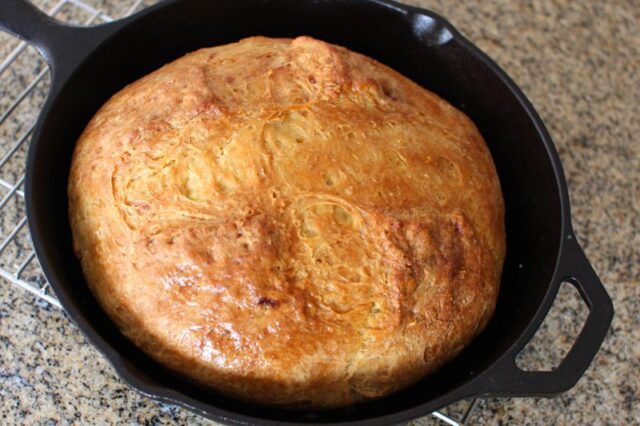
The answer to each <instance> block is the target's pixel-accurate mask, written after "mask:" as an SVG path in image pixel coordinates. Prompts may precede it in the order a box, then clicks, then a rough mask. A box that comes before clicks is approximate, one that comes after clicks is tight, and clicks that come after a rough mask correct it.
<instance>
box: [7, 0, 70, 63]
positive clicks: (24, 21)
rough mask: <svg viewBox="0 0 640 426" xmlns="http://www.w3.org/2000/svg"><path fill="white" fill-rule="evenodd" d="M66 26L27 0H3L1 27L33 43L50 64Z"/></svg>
mask: <svg viewBox="0 0 640 426" xmlns="http://www.w3.org/2000/svg"><path fill="white" fill-rule="evenodd" d="M65 28H69V27H66V26H65V25H62V24H60V23H59V22H57V21H56V20H55V19H53V18H51V17H49V16H48V15H47V14H45V13H44V12H42V11H41V10H40V9H38V8H37V7H35V6H34V5H33V4H31V3H30V2H29V1H27V0H2V7H1V8H0V29H3V30H5V31H7V32H9V33H11V34H13V35H15V36H17V37H19V38H21V39H23V40H24V41H26V42H27V43H29V44H32V45H33V46H34V47H35V48H36V49H38V51H39V52H40V53H41V54H42V56H44V57H45V59H46V61H47V62H48V63H49V65H51V62H52V58H53V51H54V50H56V47H57V44H58V42H59V41H60V38H61V36H62V35H63V34H61V33H62V32H64V31H65Z"/></svg>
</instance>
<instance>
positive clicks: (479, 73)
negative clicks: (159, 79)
mask: <svg viewBox="0 0 640 426" xmlns="http://www.w3.org/2000/svg"><path fill="white" fill-rule="evenodd" d="M0 28H4V29H6V30H8V31H10V32H12V33H14V34H16V35H18V36H19V37H22V38H23V39H25V40H26V41H28V42H30V43H32V44H33V45H35V47H36V48H37V49H38V50H39V51H40V52H41V53H42V54H43V55H44V57H45V58H46V60H47V62H48V63H49V65H50V67H51V70H52V73H53V74H52V84H51V91H50V94H49V98H48V100H47V103H46V105H45V107H44V109H43V111H42V114H41V115H40V119H39V121H38V124H37V127H36V130H35V132H34V134H33V138H32V142H31V147H30V150H29V157H28V163H27V181H26V206H27V213H28V219H29V226H30V230H31V236H32V238H33V243H34V246H35V249H36V252H37V255H38V258H39V260H40V263H41V265H42V267H43V269H44V272H45V274H46V276H47V278H48V279H49V281H50V283H51V285H52V287H53V289H54V290H55V292H56V294H57V296H58V297H59V299H60V302H61V303H62V305H63V306H64V308H65V309H66V311H67V313H68V314H69V316H70V317H71V318H72V319H73V320H74V321H75V323H76V324H77V325H78V327H79V328H80V329H81V330H82V331H83V332H84V334H85V335H86V337H87V339H88V340H89V341H90V342H91V343H93V344H94V345H95V346H96V347H97V348H98V349H99V350H100V351H101V352H102V353H103V354H104V355H105V356H106V357H107V359H108V360H109V361H110V362H111V364H112V365H113V366H114V368H115V369H116V370H117V372H118V374H119V375H120V376H121V377H122V378H123V379H124V380H125V381H127V382H128V383H130V384H131V386H133V387H134V388H135V389H137V390H138V391H140V392H142V393H143V394H146V395H148V396H150V397H153V398H156V399H159V400H162V401H166V402H170V403H175V404H179V405H182V406H185V407H187V408H189V409H191V410H193V411H195V412H197V413H199V414H202V415H204V416H207V417H210V418H213V419H216V420H218V421H223V422H227V423H239V424H246V423H274V422H283V423H285V422H291V423H293V422H297V423H309V422H317V423H325V422H326V423H328V422H336V423H339V422H340V423H341V422H345V423H346V422H351V423H354V424H356V423H362V424H365V423H366V424H388V423H400V422H404V421H407V420H410V419H413V418H416V417H419V416H423V415H426V414H428V413H430V412H432V411H433V410H436V409H438V408H440V407H442V406H444V405H447V404H449V403H451V402H454V401H456V400H459V399H461V398H467V397H471V396H551V395H554V394H558V393H560V392H563V391H565V390H567V389H569V388H570V387H572V386H573V385H574V384H575V383H576V382H577V380H578V379H579V378H580V376H581V375H582V374H583V372H584V371H585V369H586V368H587V366H588V365H589V363H590V362H591V360H592V359H593V357H594V356H595V354H596V352H597V351H598V348H599V347H600V344H601V343H602V340H603V339H604V336H605V333H606V331H607V329H608V328H609V325H610V323H611V319H612V316H613V307H612V304H611V299H610V298H609V296H608V295H607V293H606V292H605V290H604V288H603V286H602V284H601V283H600V281H599V280H598V277H597V276H596V274H595V273H594V271H593V270H592V268H591V266H590V265H589V262H588V260H587V259H586V258H585V256H584V254H583V252H582V250H581V249H580V247H579V246H578V244H577V242H576V240H575V237H574V234H573V231H572V228H571V217H570V213H569V197H568V193H567V186H566V182H565V179H564V176H563V173H562V168H561V165H560V161H559V159H558V155H557V153H556V151H555V148H554V146H553V143H552V141H551V138H550V136H549V134H548V133H547V131H546V129H545V127H544V125H543V124H542V122H541V120H540V117H539V116H538V114H536V112H535V111H534V109H533V107H532V106H531V104H530V103H529V102H528V101H527V99H526V98H525V97H524V95H523V94H522V92H521V91H520V90H519V89H518V87H517V86H516V85H515V84H514V83H513V81H511V79H510V78H509V77H508V76H507V75H506V74H505V73H504V72H503V71H502V70H501V69H500V68H499V67H498V66H497V65H496V64H495V63H494V62H493V61H491V60H490V59H489V58H488V57H487V56H486V55H485V54H483V53H482V52H481V51H480V50H478V49H477V48H476V47H475V46H473V45H472V44H471V43H470V42H469V41H468V40H466V39H465V38H464V37H463V36H461V35H460V33H458V32H457V31H456V30H455V29H454V28H453V27H452V26H451V24H449V23H448V22H447V21H446V20H444V19H443V18H441V17H440V16H438V15H436V14H434V13H432V12H429V11H426V10H421V9H417V8H413V7H409V6H404V5H400V4H397V3H393V2H391V1H387V0H323V1H318V0H234V1H230V0H182V1H179V0H169V1H165V2H163V3H161V4H159V5H156V6H154V7H151V8H149V9H146V10H144V11H143V12H141V13H138V14H137V15H134V16H132V17H129V18H126V19H123V20H121V21H117V22H114V23H110V24H106V25H101V26H97V27H93V28H77V27H69V26H65V25H61V24H60V23H57V22H55V21H53V20H51V19H50V18H48V17H46V16H45V15H44V14H42V13H40V12H39V11H37V10H36V9H35V8H34V7H33V6H31V5H30V4H29V3H27V2H26V1H25V0H0ZM301 34H307V35H311V36H314V37H317V38H320V39H323V40H326V41H328V42H332V43H336V44H340V45H343V46H346V47H348V48H350V49H352V50H355V51H357V52H361V53H364V54H366V55H369V56H372V57H373V58H376V59H378V60H379V61H381V62H383V63H385V64H387V65H389V66H391V67H392V68H395V69H396V70H398V71H400V72H401V73H403V74H405V75H407V76H408V77H410V78H412V79H413V80H415V81H417V82H418V83H420V84H421V85H423V86H424V87H426V88H428V89H430V90H432V91H434V92H436V93H438V94H440V95H441V96H443V97H444V98H445V99H447V100H448V101H450V102H451V103H452V104H453V105H455V106H456V107H458V108H460V109H461V110H463V111H464V112H465V113H466V114H468V115H469V116H470V117H471V118H472V120H473V121H474V122H475V123H476V124H477V125H478V127H479V129H480V131H481V132H482V134H483V136H484V138H485V139H486V141H487V143H488V145H489V148H490V150H491V153H492V155H493V157H494V160H495V163H496V166H497V169H498V174H499V176H500V180H501V183H502V189H503V192H504V197H505V202H506V221H507V239H508V244H507V245H508V253H507V258H506V262H505V267H504V273H503V278H502V288H501V292H500V298H499V301H498V306H497V309H496V312H495V316H494V317H493V319H492V321H491V322H490V324H489V326H488V327H487V329H486V331H485V332H484V333H482V335H480V336H479V337H478V338H477V339H476V340H475V341H474V342H473V343H472V344H471V346H469V347H468V348H467V349H466V350H464V351H463V353H462V354H461V355H460V356H458V357H457V358H456V359H454V360H453V361H451V362H450V363H448V364H447V365H446V366H445V367H444V368H442V369H441V370H439V371H438V372H436V373H435V374H433V375H431V376H430V377H428V378H425V379H424V380H422V381H421V382H420V383H418V384H416V385H415V386H413V387H411V388H409V389H407V390H405V391H403V392H400V393H397V394H395V395H392V396H389V397H387V398H384V399H381V400H378V401H375V402H371V403H364V404H360V405H356V406H353V407H349V408H345V409H337V410H328V411H289V410H284V409H277V408H269V407H261V406H256V405H250V404H247V403H243V402H239V401H236V400H234V399H230V398H227V397H224V396H221V395H218V394H216V393H214V392H210V391H207V390H205V389H202V388H200V387H198V386H194V385H193V384H192V383H190V382H187V381H185V380H183V379H181V378H179V377H177V376H175V375H173V374H171V373H170V372H168V371H166V370H165V369H163V368H162V367H161V366H159V365H157V364H156V363H154V362H153V361H151V360H150V359H149V358H148V357H147V356H146V355H145V354H143V353H142V352H141V351H139V350H138V349H136V348H135V347H134V346H133V345H132V344H131V343H130V342H129V341H128V340H127V339H125V338H124V337H123V336H122V335H121V334H120V333H119V332H118V330H117V328H116V327H115V325H114V324H113V323H112V322H111V321H110V320H109V319H108V317H107V316H106V315H105V314H104V313H103V311H102V310H101V309H100V307H99V306H98V304H97V303H96V301H95V299H94V298H93V296H92V295H91V293H90V292H89V290H88V288H87V285H86V283H85V280H84V278H83V276H82V273H81V271H80V267H79V264H78V261H77V260H76V258H75V256H74V254H73V251H72V247H71V230H70V227H69V222H68V219H67V195H66V189H67V175H68V171H69V166H70V161H71V154H72V151H73V148H74V144H75V141H76V139H77V138H78V136H79V135H80V133H81V131H82V130H83V128H84V127H85V125H86V124H87V122H88V121H89V119H90V118H91V116H92V115H93V114H94V113H95V112H96V110H97V109H98V108H99V107H100V106H101V105H102V104H103V103H104V102H105V101H106V100H107V99H108V98H109V97H110V96H111V95H112V94H114V93H115V92H116V91H118V90H119V89H121V88H122V87H124V86H125V85H126V84H127V83H130V82H132V81H134V80H136V79H137V78H139V77H142V76H143V75H145V74H147V73H149V72H151V71H153V70H154V69H156V68H158V67H160V66H161V65H163V64H165V63H166V62H168V61H171V60H173V59H175V58H177V57H180V56H181V55H183V54H185V53H187V52H189V51H192V50H195V49H197V48H200V47H205V46H214V45H219V44H224V43H229V42H233V41H237V40H238V39H240V38H243V37H247V36H251V35H267V36H279V37H283V36H287V37H292V36H296V35H301ZM563 281H569V282H571V283H572V284H573V285H575V286H576V288H577V289H578V290H579V292H580V294H581V296H582V298H583V299H584V302H585V303H586V304H587V306H588V307H589V311H590V312H589V315H588V318H587V321H586V323H585V325H584V328H583V329H582V331H581V333H580V335H579V336H578V338H577V340H576V342H575V344H574V345H573V347H572V349H571V350H570V351H569V353H568V354H567V355H566V357H565V359H564V360H563V361H562V363H561V364H560V365H559V366H558V367H557V368H556V369H555V370H553V371H550V372H530V371H523V370H521V369H519V368H518V367H517V366H516V364H515V358H516V355H517V354H518V352H519V351H520V350H521V349H522V348H523V347H524V345H525V344H526V343H527V342H528V341H529V339H530V338H531V337H532V335H533V334H534V333H535V331H536V330H537V329H538V327H539V325H540V323H541V322H542V321H543V319H544V317H545V315H546V313H547V311H548V310H549V308H550V306H551V304H552V302H553V300H554V298H555V296H556V293H557V290H558V287H559V286H560V284H561V283H562V282H563Z"/></svg>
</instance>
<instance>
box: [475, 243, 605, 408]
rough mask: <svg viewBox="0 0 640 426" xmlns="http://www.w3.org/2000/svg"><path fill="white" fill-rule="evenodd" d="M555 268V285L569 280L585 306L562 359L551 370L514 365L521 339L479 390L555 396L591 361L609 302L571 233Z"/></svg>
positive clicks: (598, 341) (519, 349)
mask: <svg viewBox="0 0 640 426" xmlns="http://www.w3.org/2000/svg"><path fill="white" fill-rule="evenodd" d="M557 272H558V273H557V274H556V277H557V278H558V282H557V286H556V288H559V286H560V284H561V283H562V282H563V281H566V282H570V283H571V284H573V285H574V286H575V287H576V289H577V290H578V292H579V293H580V295H581V296H582V299H583V300H584V302H585V303H586V305H587V307H588V308H589V315H588V317H587V320H586V322H585V324H584V326H583V328H582V330H581V331H580V334H579V335H578V337H577V338H576V341H575V342H574V344H573V346H572V347H571V349H570V350H569V352H568V353H567V355H566V356H565V358H564V360H563V361H562V362H561V363H560V365H559V366H558V367H557V368H556V369H554V370H552V371H524V370H522V369H520V368H519V367H518V366H517V365H516V357H517V355H518V353H520V351H521V350H522V348H523V347H524V346H525V345H526V344H527V341H525V342H523V343H522V344H521V345H520V346H518V347H517V349H516V350H514V351H512V352H511V353H509V354H507V355H506V356H505V357H504V358H502V359H501V360H500V361H498V364H497V365H496V366H494V368H492V371H491V373H490V374H489V375H488V376H487V377H488V380H487V381H483V383H482V384H481V385H480V387H481V388H482V389H481V391H480V392H479V393H481V394H485V395H490V396H542V397H551V396H555V395H557V394H560V393H562V392H565V391H567V390H569V389H570V388H572V387H573V386H574V385H575V384H576V383H577V382H578V380H579V379H580V377H582V375H583V374H584V372H585V370H586V369H587V367H589V364H591V361H592V360H593V358H594V357H595V355H596V353H597V352H598V350H599V349H600V345H601V344H602V342H603V340H604V338H605V335H606V333H607V331H608V329H609V326H610V325H611V320H612V319H613V303H612V302H611V298H610V297H609V295H608V294H607V292H606V290H605V288H604V286H603V285H602V283H601V282H600V280H599V279H598V276H597V275H596V273H595V272H594V270H593V268H592V267H591V264H590V263H589V261H588V260H587V258H586V256H585V255H584V252H583V251H582V249H581V248H580V246H579V245H578V243H577V242H576V239H575V236H574V235H573V234H572V233H571V234H569V235H568V237H567V239H566V241H565V244H564V248H563V254H562V258H561V262H560V264H559V269H558V271H557Z"/></svg>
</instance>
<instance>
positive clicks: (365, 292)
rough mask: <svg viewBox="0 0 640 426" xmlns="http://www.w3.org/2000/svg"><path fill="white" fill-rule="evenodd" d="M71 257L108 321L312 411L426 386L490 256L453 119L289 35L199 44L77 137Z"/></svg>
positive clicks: (413, 90)
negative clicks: (421, 384) (413, 385)
mask: <svg viewBox="0 0 640 426" xmlns="http://www.w3.org/2000/svg"><path fill="white" fill-rule="evenodd" d="M69 209H70V218H71V225H72V230H73V239H74V247H75V250H76V253H77V255H78V257H79V259H80V261H81V264H82V267H83V270H84V273H85V276H86V278H87V281H88V283H89V285H90V288H91V290H92V291H93V292H94V294H95V295H96V297H97V298H98V300H99V302H100V303H101V305H102V306H103V307H104V309H105V310H106V312H107V313H108V314H109V315H110V316H111V318H113V319H114V321H115V322H116V323H117V324H118V326H119V327H120V329H121V330H122V332H123V333H124V334H125V335H126V336H128V337H129V338H130V339H131V340H132V341H133V342H135V343H136V344H137V345H138V346H140V347H141V348H142V349H143V350H145V351H146V352H147V353H149V354H150V355H151V356H152V357H154V358H155V359H156V360H158V361H159V362H161V363H163V364H165V365H167V366H169V367H170V368H172V369H174V370H176V371H179V372H180V373H182V374H184V375H186V376H188V377H191V378H193V379H195V380H197V381H199V382H201V383H204V384H206V385H209V386H211V387H213V388H215V389H218V390H220V391H222V392H225V393H228V394H231V395H234V396H236V397H238V398H242V399H246V400H252V401H257V402H261V403H267V404H278V405H286V406H314V407H330V406H341V405H347V404H351V403H353V402H356V401H359V400H363V399H369V398H377V397H380V396H383V395H386V394H389V393H391V392H394V391H397V390H399V389H401V388H403V387H406V386H408V385H410V384H411V383H413V382H415V381H417V380H419V379H420V378H422V377H424V376H425V375H426V374H428V373H430V372H431V371H433V370H434V369H436V368H438V367H439V366H440V365H442V364H443V363H444V362H446V361H447V360H448V359H450V358H451V357H452V356H454V355H455V354H456V353H458V352H459V351H460V350H461V349H462V348H463V347H464V346H465V345H466V344H467V343H468V342H469V341H470V340H471V339H472V338H473V337H474V336H475V335H477V334H478V333H479V332H480V331H481V330H482V329H483V327H484V326H485V325H486V323H487V321H488V320H489V318H490V316H491V314H492V312H493V309H494V306H495V302H496V297H497V292H498V286H499V279H500V273H501V269H502V262H503V258H504V251H505V237H504V226H503V202H502V196H501V192H500V187H499V183H498V179H497V176H496V172H495V168H494V165H493V162H492V160H491V156H490V154H489V152H488V150H487V147H486V145H485V143H484V141H483V140H482V137H481V136H480V134H479V133H478V131H477V129H476V128H475V126H474V125H473V124H472V123H471V122H470V120H469V119H468V118H467V117H466V116H464V115H463V114H462V113H461V112H459V111H458V110H456V109H454V108H453V107H452V106H450V105H449V104H448V103H447V102H445V101H443V100H442V99H440V98H439V97H437V96H436V95H434V94H432V93H430V92H428V91H426V90H424V89H422V88H421V87H419V86H417V85H416V84H415V83H413V82H411V81H409V80H408V79H406V78H404V77H402V76H401V75H399V74H398V73H396V72H394V71H393V70H391V69H389V68H387V67H385V66H383V65H381V64H379V63H377V62H375V61H374V60H372V59H370V58H367V57H365V56H362V55H359V54H356V53H353V52H350V51H348V50H346V49H344V48H341V47H338V46H333V45H330V44H327V43H324V42H322V41H319V40H315V39H312V38H309V37H299V38H296V39H294V40H289V39H269V38H263V37H255V38H250V39H245V40H242V41H240V42H239V43H234V44H230V45H226V46H219V47H214V48H208V49H201V50H198V51H196V52H193V53H191V54H188V55H186V56H185V57H183V58H181V59H178V60H176V61H174V62H172V63H170V64H168V65H166V66H164V67H162V68H161V69H159V70H157V71H155V72H153V73H151V74H149V75H148V76H146V77H144V78H142V79H140V80H138V81H136V82H135V83H133V84H131V85H129V86H127V87H126V88H124V89H123V90H122V91H120V92H119V93H117V94H116V95H115V96H113V98H111V99H110V100H109V101H108V102H107V103H106V104H105V105H104V106H103V107H102V108H101V109H100V111H98V113H97V114H96V115H95V116H94V117H93V119H92V120H91V122H90V123H89V125H88V126H87V128H86V130H85V131H84V133H83V134H82V136H81V137H80V139H79V141H78V144H77V147H76V150H75V153H74V157H73V163H72V168H71V175H70V181H69Z"/></svg>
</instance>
